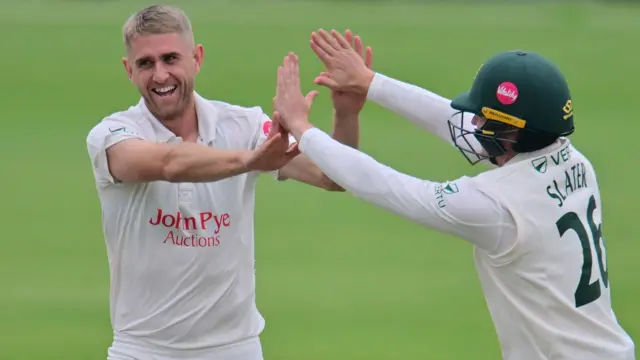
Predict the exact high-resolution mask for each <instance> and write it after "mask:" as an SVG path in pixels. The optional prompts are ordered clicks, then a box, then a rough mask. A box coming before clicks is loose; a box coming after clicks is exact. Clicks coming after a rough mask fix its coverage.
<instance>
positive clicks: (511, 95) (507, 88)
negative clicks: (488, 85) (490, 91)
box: [496, 81, 518, 105]
mask: <svg viewBox="0 0 640 360" xmlns="http://www.w3.org/2000/svg"><path fill="white" fill-rule="evenodd" d="M496 96H497V97H498V101H500V103H501V104H503V105H511V104H513V103H514V102H516V100H518V87H517V86H516V85H515V84H514V83H512V82H508V81H505V82H503V83H502V84H500V86H498V91H497V92H496Z"/></svg>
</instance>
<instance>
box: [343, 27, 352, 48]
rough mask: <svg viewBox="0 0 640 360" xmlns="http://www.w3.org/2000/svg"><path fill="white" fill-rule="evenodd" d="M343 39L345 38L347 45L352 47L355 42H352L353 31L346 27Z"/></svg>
mask: <svg viewBox="0 0 640 360" xmlns="http://www.w3.org/2000/svg"><path fill="white" fill-rule="evenodd" d="M344 39H345V40H347V42H348V43H349V46H351V47H352V48H353V47H354V45H355V44H354V43H353V33H352V32H351V30H349V29H347V31H345V32H344Z"/></svg>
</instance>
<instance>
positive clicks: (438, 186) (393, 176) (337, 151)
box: [299, 128, 516, 253]
mask: <svg viewBox="0 0 640 360" xmlns="http://www.w3.org/2000/svg"><path fill="white" fill-rule="evenodd" d="M299 146H300V151H302V152H303V153H304V154H305V155H306V156H307V157H309V158H310V159H311V160H312V161H313V162H314V163H315V164H316V165H318V167H319V168H320V169H321V170H322V171H324V172H325V174H326V175H327V176H328V177H329V178H330V179H332V180H333V181H334V182H335V183H337V184H338V185H340V186H342V187H343V188H344V189H345V190H347V191H348V192H350V193H352V194H354V195H356V196H357V197H359V198H362V199H364V200H366V201H369V202H371V203H373V204H375V205H377V206H380V207H382V208H384V209H386V210H389V211H392V212H394V213H396V214H398V215H400V216H403V217H405V218H407V219H411V220H413V221H415V222H418V223H420V224H422V225H425V226H428V227H431V228H434V229H437V230H440V231H445V232H448V233H452V234H455V235H457V236H459V237H461V238H463V239H466V240H468V241H471V242H473V243H474V244H476V245H478V246H479V247H481V248H483V249H485V250H486V251H489V252H492V253H500V252H502V251H506V250H507V249H509V248H510V247H511V246H512V245H513V241H514V238H515V234H516V229H515V223H514V221H513V218H512V216H511V214H510V213H509V212H508V211H507V210H506V209H505V208H504V207H503V206H500V205H499V204H498V203H496V201H494V200H493V199H492V198H491V197H489V196H487V195H486V194H485V193H484V192H482V190H480V188H479V187H478V184H477V183H476V182H475V181H474V179H473V178H469V177H462V178H459V179H456V180H453V181H450V182H445V183H438V182H431V181H427V180H422V179H418V178H415V177H413V176H409V175H406V174H402V173H400V172H398V171H396V170H394V169H392V168H390V167H389V166H386V165H383V164H380V163H379V162H377V161H376V160H375V159H373V158H372V157H371V156H369V155H367V154H364V153H362V152H360V151H358V150H356V149H353V148H351V147H348V146H345V145H343V144H340V143H339V142H337V141H333V139H332V138H331V137H330V136H329V135H327V134H326V133H324V132H322V131H321V130H319V129H315V128H314V129H310V130H308V131H306V132H305V133H304V135H303V136H302V138H301V139H300V143H299ZM447 187H448V188H447Z"/></svg>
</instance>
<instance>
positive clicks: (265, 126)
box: [262, 121, 273, 136]
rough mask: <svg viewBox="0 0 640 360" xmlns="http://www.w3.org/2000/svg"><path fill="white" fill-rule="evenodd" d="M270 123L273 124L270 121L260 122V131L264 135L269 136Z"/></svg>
mask: <svg viewBox="0 0 640 360" xmlns="http://www.w3.org/2000/svg"><path fill="white" fill-rule="evenodd" d="M271 124H273V122H272V121H265V123H264V124H262V132H263V133H264V134H265V135H266V136H269V131H271Z"/></svg>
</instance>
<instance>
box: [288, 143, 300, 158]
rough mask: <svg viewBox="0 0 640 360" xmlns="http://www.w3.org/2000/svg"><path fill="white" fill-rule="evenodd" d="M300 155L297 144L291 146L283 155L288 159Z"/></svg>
mask: <svg viewBox="0 0 640 360" xmlns="http://www.w3.org/2000/svg"><path fill="white" fill-rule="evenodd" d="M298 155H300V148H299V147H298V143H295V144H293V145H291V147H290V148H289V150H287V152H286V153H285V156H286V157H287V158H288V159H293V158H294V157H296V156H298Z"/></svg>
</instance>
